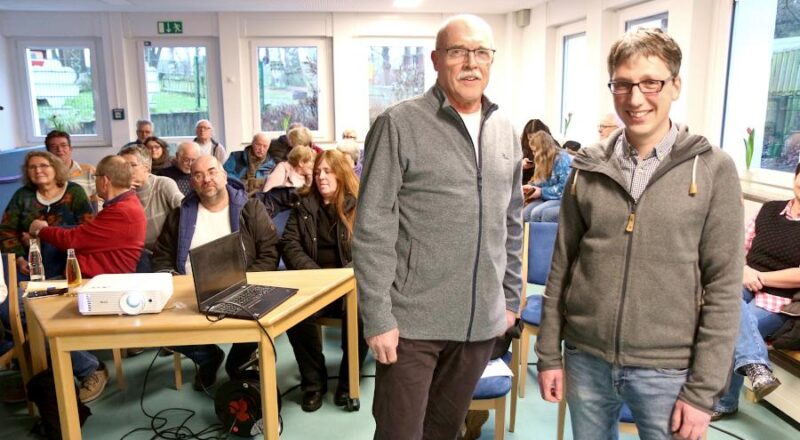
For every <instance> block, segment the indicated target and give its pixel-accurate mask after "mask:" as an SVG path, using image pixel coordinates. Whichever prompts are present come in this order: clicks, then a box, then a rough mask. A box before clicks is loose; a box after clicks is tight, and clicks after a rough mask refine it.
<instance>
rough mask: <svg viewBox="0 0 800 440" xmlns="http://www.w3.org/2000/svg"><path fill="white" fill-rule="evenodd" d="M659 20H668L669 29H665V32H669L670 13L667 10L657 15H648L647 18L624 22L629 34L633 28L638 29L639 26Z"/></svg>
mask: <svg viewBox="0 0 800 440" xmlns="http://www.w3.org/2000/svg"><path fill="white" fill-rule="evenodd" d="M657 19H663V20H666V22H667V29H663V30H664V31H665V32H666V31H668V30H669V11H666V10H665V11H663V12H657V13H655V14H652V15H648V16H645V17H638V18H632V19H630V20H625V21H624V22H625V24H624V26H625V27H624V31H625V32H628V31H629V30H630V29H631V28H634V27H637V26H639V25H641V24H643V23H647V22H649V21H653V20H657Z"/></svg>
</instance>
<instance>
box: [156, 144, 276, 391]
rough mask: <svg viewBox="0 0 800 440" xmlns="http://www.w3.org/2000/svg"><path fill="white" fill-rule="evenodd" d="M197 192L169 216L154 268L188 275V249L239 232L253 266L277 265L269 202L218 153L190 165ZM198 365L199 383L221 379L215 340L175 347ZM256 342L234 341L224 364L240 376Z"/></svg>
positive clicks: (248, 263)
mask: <svg viewBox="0 0 800 440" xmlns="http://www.w3.org/2000/svg"><path fill="white" fill-rule="evenodd" d="M190 179H191V184H192V188H193V189H194V191H193V192H190V193H189V194H188V195H187V196H186V197H185V198H184V199H183V201H182V202H181V205H180V207H178V208H175V209H174V210H172V212H170V213H169V215H168V216H167V219H166V221H165V222H164V227H163V228H162V229H161V234H160V235H159V236H158V240H157V241H156V245H155V249H154V251H153V270H154V271H155V272H171V273H173V274H181V275H183V274H189V273H191V272H192V266H191V263H190V261H189V258H188V257H189V250H190V249H194V248H196V247H198V246H200V245H203V244H206V243H208V242H210V241H212V240H215V239H217V238H220V237H222V236H225V235H228V234H230V233H232V232H235V231H239V232H240V233H241V236H242V244H243V246H244V252H245V260H246V266H247V270H248V271H266V270H275V269H277V268H278V248H277V244H278V234H277V231H276V229H275V225H273V224H272V220H270V218H269V216H267V212H266V210H265V209H264V205H262V204H261V202H260V201H258V200H256V199H250V198H248V196H247V192H245V191H244V188H243V187H242V184H241V183H240V182H239V181H238V180H235V179H231V180H228V175H227V173H226V172H225V170H224V169H223V168H222V166H220V164H219V161H217V159H216V158H215V157H214V156H200V158H199V159H197V160H196V161H194V162H193V163H192V165H191V174H190ZM175 350H176V351H179V352H181V353H183V354H185V355H186V356H187V357H189V358H190V359H192V360H193V361H195V362H196V363H197V364H198V367H199V370H198V374H197V376H196V377H195V381H194V388H195V389H196V390H203V389H204V388H208V387H210V386H212V385H213V384H214V382H216V378H217V369H218V368H219V366H220V364H221V363H222V359H223V358H224V356H225V353H224V352H223V351H222V350H221V349H220V348H219V347H217V346H216V345H198V346H184V347H176V348H175ZM253 350H255V344H234V345H233V348H231V353H230V355H229V356H228V362H227V364H226V365H225V369H226V370H227V371H228V374H229V375H230V376H231V377H232V378H235V377H237V376H238V375H239V372H238V371H237V368H238V367H239V366H241V365H242V364H243V363H244V362H246V361H247V360H248V359H249V358H250V354H251V353H252V352H253Z"/></svg>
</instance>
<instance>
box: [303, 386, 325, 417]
mask: <svg viewBox="0 0 800 440" xmlns="http://www.w3.org/2000/svg"><path fill="white" fill-rule="evenodd" d="M300 407H301V408H303V411H305V412H314V411H316V410H318V409H320V408H321V407H322V391H306V392H305V393H303V403H302V404H301V405H300Z"/></svg>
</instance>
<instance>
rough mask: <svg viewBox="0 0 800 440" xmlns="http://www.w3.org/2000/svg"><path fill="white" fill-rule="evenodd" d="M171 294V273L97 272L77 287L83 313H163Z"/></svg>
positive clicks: (79, 306) (80, 309)
mask: <svg viewBox="0 0 800 440" xmlns="http://www.w3.org/2000/svg"><path fill="white" fill-rule="evenodd" d="M170 297H172V275H170V274H169V273H125V274H107V275H98V276H96V277H94V278H92V279H91V280H90V281H89V282H88V283H86V285H84V286H83V287H81V288H79V289H78V311H79V312H81V314H82V315H138V314H140V313H160V312H161V310H163V309H164V306H165V305H167V301H169V299H170Z"/></svg>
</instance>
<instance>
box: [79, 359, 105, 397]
mask: <svg viewBox="0 0 800 440" xmlns="http://www.w3.org/2000/svg"><path fill="white" fill-rule="evenodd" d="M107 383H108V370H107V369H106V366H105V364H103V363H102V362H101V363H100V366H98V367H97V369H96V370H94V373H92V374H90V375H89V377H87V378H86V379H83V382H81V389H80V391H79V392H78V398H79V399H81V402H83V403H89V402H91V401H92V400H95V399H97V398H98V397H100V394H103V390H104V389H106V384H107Z"/></svg>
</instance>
